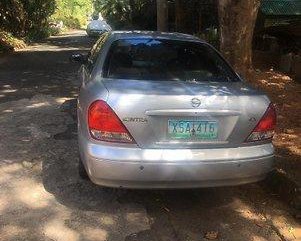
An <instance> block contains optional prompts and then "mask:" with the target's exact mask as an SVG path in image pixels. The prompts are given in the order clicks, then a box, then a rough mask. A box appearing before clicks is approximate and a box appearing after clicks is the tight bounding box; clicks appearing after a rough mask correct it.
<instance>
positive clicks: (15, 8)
mask: <svg viewBox="0 0 301 241" xmlns="http://www.w3.org/2000/svg"><path fill="white" fill-rule="evenodd" d="M54 10H55V0H30V1H29V0H1V1H0V26H1V28H2V30H4V31H7V32H11V33H12V34H13V35H14V36H18V37H24V36H27V35H28V37H29V38H30V39H35V38H37V39H39V38H41V37H44V36H48V35H49V30H48V29H47V25H48V23H47V20H48V18H49V16H50V15H51V14H53V12H54Z"/></svg>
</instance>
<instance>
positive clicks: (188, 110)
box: [103, 79, 269, 148]
mask: <svg viewBox="0 0 301 241" xmlns="http://www.w3.org/2000/svg"><path fill="white" fill-rule="evenodd" d="M103 82H104V84H105V86H106V88H107V89H108V92H109V95H108V100H107V102H108V104H109V105H110V106H111V108H112V109H113V110H114V111H115V112H116V114H117V115H118V117H119V118H120V119H121V121H122V122H123V124H124V125H125V126H126V128H127V129H128V130H129V132H130V134H131V135H132V136H133V138H134V139H135V141H136V142H137V144H138V145H139V146H140V147H141V148H209V147H214V148H219V147H233V146H239V145H241V143H243V142H244V140H245V138H246V137H247V136H248V134H249V133H250V132H251V131H252V128H254V126H255V125H256V120H259V119H260V118H261V116H262V115H263V114H264V112H265V110H266V108H267V106H268V104H269V100H268V99H267V97H266V96H265V95H263V94H262V93H260V92H258V91H256V90H254V89H252V88H250V87H249V86H247V85H246V84H245V83H243V82H184V81H149V80H147V81H146V80H145V81H144V80H117V79H105V80H103Z"/></svg>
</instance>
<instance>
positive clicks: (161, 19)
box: [157, 0, 168, 32]
mask: <svg viewBox="0 0 301 241" xmlns="http://www.w3.org/2000/svg"><path fill="white" fill-rule="evenodd" d="M157 30H158V31H162V32H164V31H168V6H167V0H157Z"/></svg>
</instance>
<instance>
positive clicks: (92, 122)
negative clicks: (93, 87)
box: [88, 100, 135, 143]
mask: <svg viewBox="0 0 301 241" xmlns="http://www.w3.org/2000/svg"><path fill="white" fill-rule="evenodd" d="M88 125H89V131H90V134H91V136H92V138H94V139H96V140H100V141H107V142H119V143H120V142H121V143H135V141H134V139H133V137H132V136H131V134H130V133H129V132H128V130H127V129H126V127H125V126H124V125H123V123H122V122H121V120H120V119H119V118H118V116H117V115H116V114H115V112H114V111H113V110H112V109H111V107H110V106H109V105H108V104H107V103H106V102H105V101H103V100H97V101H94V102H93V103H92V104H91V105H90V107H89V110H88Z"/></svg>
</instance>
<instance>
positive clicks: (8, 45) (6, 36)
mask: <svg viewBox="0 0 301 241" xmlns="http://www.w3.org/2000/svg"><path fill="white" fill-rule="evenodd" d="M25 46H26V44H25V43H24V41H23V40H20V39H17V38H15V37H14V36H12V34H10V33H7V32H5V31H0V52H4V51H12V50H14V49H15V48H16V49H21V48H25Z"/></svg>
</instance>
